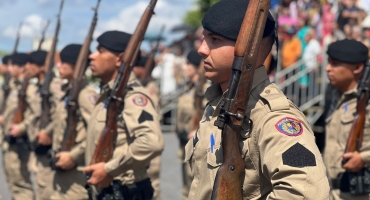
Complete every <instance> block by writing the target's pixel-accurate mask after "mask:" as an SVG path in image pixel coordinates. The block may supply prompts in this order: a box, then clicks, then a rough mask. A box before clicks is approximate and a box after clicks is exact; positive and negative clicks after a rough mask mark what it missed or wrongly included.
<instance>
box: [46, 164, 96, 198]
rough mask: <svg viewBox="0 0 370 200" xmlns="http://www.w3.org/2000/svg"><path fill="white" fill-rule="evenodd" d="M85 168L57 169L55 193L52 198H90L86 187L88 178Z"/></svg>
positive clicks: (54, 182)
mask: <svg viewBox="0 0 370 200" xmlns="http://www.w3.org/2000/svg"><path fill="white" fill-rule="evenodd" d="M82 170H83V168H82V167H81V169H80V168H78V169H72V170H69V171H56V172H55V173H54V181H53V186H54V187H53V189H54V191H53V193H52V195H51V198H50V199H53V200H69V199H75V200H88V199H89V197H88V194H87V191H86V189H85V185H86V178H85V174H84V173H83V171H82Z"/></svg>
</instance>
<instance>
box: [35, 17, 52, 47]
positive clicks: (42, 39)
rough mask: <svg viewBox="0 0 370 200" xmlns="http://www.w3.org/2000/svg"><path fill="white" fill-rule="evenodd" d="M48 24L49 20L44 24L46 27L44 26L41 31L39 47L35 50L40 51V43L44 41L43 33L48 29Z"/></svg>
mask: <svg viewBox="0 0 370 200" xmlns="http://www.w3.org/2000/svg"><path fill="white" fill-rule="evenodd" d="M49 24H50V20H48V21H47V22H46V25H45V27H44V29H43V30H42V33H41V39H40V43H39V46H38V47H37V50H41V46H42V43H44V40H45V32H46V30H47V29H48V27H49Z"/></svg>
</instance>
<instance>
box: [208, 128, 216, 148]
mask: <svg viewBox="0 0 370 200" xmlns="http://www.w3.org/2000/svg"><path fill="white" fill-rule="evenodd" d="M209 140H210V141H209V142H210V150H211V153H213V152H214V151H215V143H216V142H215V135H213V133H211V136H210V138H209Z"/></svg>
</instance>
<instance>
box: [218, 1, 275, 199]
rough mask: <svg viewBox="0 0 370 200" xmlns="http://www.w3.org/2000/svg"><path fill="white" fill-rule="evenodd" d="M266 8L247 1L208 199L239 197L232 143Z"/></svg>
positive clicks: (241, 166)
mask: <svg viewBox="0 0 370 200" xmlns="http://www.w3.org/2000/svg"><path fill="white" fill-rule="evenodd" d="M269 7H270V1H269V0H251V1H250V2H249V5H248V9H247V11H246V14H245V16H244V20H243V23H242V26H241V28H240V32H239V35H238V39H237V41H236V45H235V51H234V55H235V57H234V61H233V64H232V75H231V79H230V81H229V86H228V88H229V89H228V94H227V97H226V98H225V99H223V102H222V103H221V109H220V113H219V116H218V118H217V120H216V121H215V126H217V127H218V128H219V129H221V130H222V142H221V144H222V149H223V163H222V165H221V166H220V168H219V169H218V171H217V174H216V178H215V182H214V186H213V191H212V198H211V199H217V200H226V199H227V200H240V199H243V191H242V185H243V181H244V174H245V171H244V170H245V163H244V161H243V159H242V157H241V152H240V147H239V145H236V144H239V140H240V132H241V130H242V125H243V122H244V117H245V114H246V110H247V105H248V100H249V94H250V90H251V86H252V81H253V75H254V71H255V69H256V67H259V66H256V63H257V57H258V51H259V48H260V43H261V40H262V36H263V31H264V27H265V24H266V19H267V16H268V12H269Z"/></svg>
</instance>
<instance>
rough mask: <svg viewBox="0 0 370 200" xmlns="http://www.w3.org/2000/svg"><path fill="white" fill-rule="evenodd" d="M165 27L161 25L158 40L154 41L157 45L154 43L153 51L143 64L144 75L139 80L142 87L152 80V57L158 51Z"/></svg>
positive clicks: (153, 65)
mask: <svg viewBox="0 0 370 200" xmlns="http://www.w3.org/2000/svg"><path fill="white" fill-rule="evenodd" d="M165 27H166V26H165V25H162V28H161V31H160V32H159V35H158V38H157V39H156V42H157V43H156V45H155V47H154V49H153V50H152V51H151V52H150V54H149V56H148V60H147V61H146V63H145V66H144V69H145V75H144V77H143V79H141V80H140V82H142V83H143V84H144V85H146V84H148V82H150V81H151V79H152V72H153V69H154V67H155V64H154V56H155V53H157V51H158V47H159V43H160V42H161V39H162V35H163V32H164V29H165Z"/></svg>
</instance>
